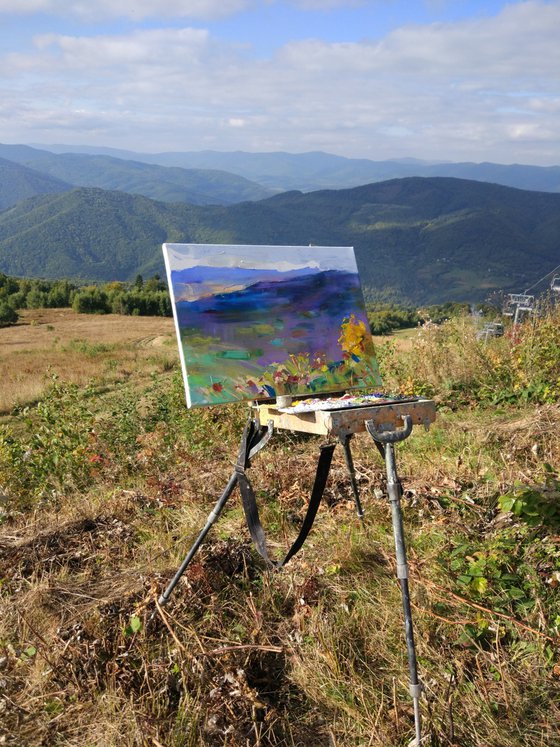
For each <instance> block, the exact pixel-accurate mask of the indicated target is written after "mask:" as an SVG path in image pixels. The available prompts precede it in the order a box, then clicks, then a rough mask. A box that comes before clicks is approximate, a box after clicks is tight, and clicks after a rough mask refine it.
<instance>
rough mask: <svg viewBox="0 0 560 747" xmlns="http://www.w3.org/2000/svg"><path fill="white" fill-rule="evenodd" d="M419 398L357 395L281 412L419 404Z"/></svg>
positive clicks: (304, 402) (295, 405) (312, 401)
mask: <svg viewBox="0 0 560 747" xmlns="http://www.w3.org/2000/svg"><path fill="white" fill-rule="evenodd" d="M419 399H420V398H419V397H407V396H401V395H399V394H394V395H393V394H382V393H381V392H375V393H374V394H356V395H349V394H347V395H344V396H343V397H325V398H310V399H305V400H302V401H301V402H298V401H295V402H292V404H291V405H289V406H287V407H279V408H278V410H279V412H285V413H289V414H290V415H297V414H299V413H302V412H317V410H347V409H350V408H358V407H373V406H378V405H395V404H401V403H403V402H418V400H419Z"/></svg>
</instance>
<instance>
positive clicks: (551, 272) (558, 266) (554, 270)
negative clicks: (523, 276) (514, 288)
mask: <svg viewBox="0 0 560 747" xmlns="http://www.w3.org/2000/svg"><path fill="white" fill-rule="evenodd" d="M558 269H560V265H557V266H556V267H555V268H554V269H553V270H551V271H550V272H547V273H546V275H543V276H542V278H541V279H540V280H537V282H536V283H533V285H531V286H530V287H529V288H527V290H526V291H525V292H524V294H525V295H527V293H528V292H529V291H530V290H532V289H533V288H535V287H536V286H537V285H539V283H542V281H543V280H545V279H546V278H547V277H548V276H549V275H552V274H553V273H554V272H556V270H558Z"/></svg>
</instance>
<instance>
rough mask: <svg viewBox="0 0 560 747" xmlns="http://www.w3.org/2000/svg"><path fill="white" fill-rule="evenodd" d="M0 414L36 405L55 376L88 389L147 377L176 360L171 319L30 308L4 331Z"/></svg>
mask: <svg viewBox="0 0 560 747" xmlns="http://www.w3.org/2000/svg"><path fill="white" fill-rule="evenodd" d="M0 351H1V356H0V378H1V380H2V389H1V390H0V414H7V413H9V412H11V411H12V410H13V409H14V407H21V406H23V405H26V404H28V403H32V402H36V401H37V400H38V399H39V398H40V397H41V395H42V394H43V393H44V391H45V389H46V387H47V386H48V385H49V383H50V380H51V378H52V376H53V375H58V376H59V377H61V378H63V379H64V380H65V381H68V382H72V383H75V384H78V385H80V386H82V385H84V384H86V383H87V382H89V381H91V380H92V379H97V380H104V381H107V382H114V381H115V380H119V379H123V378H128V377H130V376H131V375H133V374H134V375H141V376H145V375H146V374H149V373H150V372H151V371H154V370H158V368H160V369H161V367H163V368H165V367H167V366H170V365H173V364H174V363H176V362H177V361H178V355H177V352H176V345H175V332H174V328H173V322H172V320H171V319H166V318H163V317H134V316H119V315H116V314H108V315H91V314H76V313H75V312H74V311H72V310H71V309H28V310H25V311H22V312H21V318H20V321H19V322H18V323H17V324H16V325H14V326H13V327H4V328H2V329H0Z"/></svg>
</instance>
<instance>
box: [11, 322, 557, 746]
mask: <svg viewBox="0 0 560 747" xmlns="http://www.w3.org/2000/svg"><path fill="white" fill-rule="evenodd" d="M545 322H546V323H545ZM539 324H540V326H539V327H538V328H537V327H535V326H533V327H532V328H531V329H528V330H526V331H525V332H524V333H523V335H522V336H521V337H520V339H512V338H508V339H504V340H496V341H491V342H490V343H489V344H483V343H481V342H479V341H477V340H476V336H475V331H474V330H473V329H472V328H471V327H470V326H468V324H467V323H466V322H463V321H460V322H456V323H455V322H453V323H449V324H448V325H444V326H443V327H438V328H435V327H432V328H430V327H428V328H426V329H424V330H422V331H421V332H420V333H416V332H415V334H414V335H413V336H410V335H405V337H406V338H407V339H406V341H405V347H404V348H403V347H402V343H401V342H400V341H399V338H398V337H397V338H395V339H394V340H392V339H391V340H389V341H388V340H386V339H383V340H380V341H378V352H379V358H380V364H381V368H382V371H383V372H384V375H385V379H386V381H387V386H388V387H389V388H390V389H391V390H393V391H397V390H400V391H407V390H410V389H414V390H416V391H418V392H419V393H425V394H427V395H429V396H435V397H436V399H437V400H438V402H439V415H438V420H437V423H436V424H435V425H434V426H432V428H431V429H430V431H429V432H425V431H424V430H423V429H415V432H414V434H413V436H412V437H411V438H410V439H408V441H406V442H405V443H404V444H402V445H401V446H399V447H398V449H397V459H398V465H399V470H400V474H401V478H402V480H403V484H404V489H405V495H404V500H403V510H404V517H405V530H406V535H407V541H408V545H409V561H410V572H411V588H412V603H413V613H414V622H415V631H416V639H417V646H418V656H419V666H420V674H421V679H422V681H423V683H424V685H425V695H424V696H423V698H422V713H423V718H424V724H425V729H426V733H427V735H428V737H427V740H426V742H425V744H427V745H432V747H521V746H524V747H545V746H547V747H549V746H551V745H555V744H559V743H560V661H559V656H558V653H559V651H558V644H559V637H558V636H559V630H560V602H559V599H558V587H559V586H560V507H559V506H560V504H559V498H560V481H559V479H558V470H559V469H560V447H559V445H558V429H559V427H560V408H559V406H558V404H557V400H558V391H557V388H558V379H559V378H560V377H559V376H558V362H557V361H555V358H556V359H557V358H558V356H557V355H556V352H555V351H557V350H558V349H560V346H559V345H558V342H559V340H558V337H559V333H558V329H559V326H560V325H559V324H558V316H557V315H556V316H554V314H552V315H551V316H550V317H549V318H548V319H547V320H544V321H543V322H542V324H541V323H539ZM0 350H1V352H2V355H1V363H0V366H1V371H0V373H1V375H2V380H3V384H4V386H3V390H2V394H1V396H2V405H1V407H0V410H1V412H2V413H3V418H4V425H3V426H0V740H2V741H1V742H0V743H2V744H6V745H10V746H14V747H15V746H16V745H18V747H19V745H33V746H34V745H45V746H49V747H50V745H53V747H62V746H64V747H67V746H68V747H70V746H72V747H113V746H114V747H121V746H124V747H132V746H134V747H136V745H141V746H144V745H146V746H147V745H149V746H150V747H152V746H153V747H161V745H164V747H179V746H183V745H192V746H193V747H194V746H195V745H196V746H198V745H210V746H212V745H229V746H231V747H233V746H237V745H239V746H243V747H246V746H247V745H255V746H257V745H259V746H261V747H265V746H266V745H286V746H293V745H306V746H307V747H309V746H317V747H322V746H324V747H333V746H334V747H337V746H338V747H346V746H348V747H349V746H351V745H352V746H354V745H355V746H361V745H372V746H373V747H382V746H383V747H387V745H396V746H399V745H402V746H404V745H408V744H409V742H410V740H411V739H412V737H413V720H412V706H411V701H410V697H409V695H408V691H407V683H408V670H407V663H406V649H405V646H404V636H403V625H402V613H401V606H400V605H401V603H400V591H399V587H398V583H397V581H396V579H395V573H394V549H393V539H392V531H391V519H390V509H389V506H388V502H387V500H386V498H385V495H384V489H385V485H384V474H383V465H382V462H381V460H380V459H379V456H378V455H377V454H376V452H375V450H374V448H373V445H372V443H371V441H370V440H368V438H366V437H365V436H364V435H360V436H357V437H356V438H355V444H354V458H355V463H356V469H357V477H358V482H359V485H360V490H361V492H362V498H363V502H364V505H365V508H366V516H365V519H364V521H363V522H360V521H359V520H358V519H357V518H356V516H355V511H354V508H353V502H352V496H351V491H350V485H349V481H348V476H347V473H346V467H345V464H344V460H343V455H342V452H341V451H340V452H338V451H337V452H335V458H334V463H333V471H332V474H331V477H330V479H329V483H328V485H327V490H326V496H325V500H324V502H323V504H322V506H321V508H320V510H319V513H318V517H317V521H316V525H315V527H314V529H313V531H312V533H311V535H310V537H309V539H308V542H307V543H306V545H305V546H304V548H303V549H302V551H301V552H300V553H299V554H298V555H297V556H296V557H295V558H294V559H293V560H292V561H291V562H290V563H289V564H288V566H287V567H286V569H284V570H283V571H281V572H278V573H272V572H270V571H267V570H266V569H265V568H264V565H263V563H262V561H261V560H260V559H259V556H258V555H257V554H256V552H255V551H254V550H253V548H252V546H251V544H250V541H249V538H248V533H247V530H246V528H245V526H244V520H243V514H242V511H241V508H240V501H239V497H238V495H237V494H234V496H233V497H232V499H231V501H230V503H229V504H228V506H227V507H226V510H225V512H224V514H223V516H222V517H221V518H220V520H219V522H218V523H217V524H216V526H215V528H214V529H213V530H212V532H211V533H210V535H209V536H208V538H207V540H206V542H205V543H204V545H203V547H202V549H201V551H200V552H199V554H198V555H197V557H196V558H195V561H194V562H193V564H192V565H191V567H190V568H189V570H188V572H187V574H186V575H185V577H184V579H183V580H182V581H181V583H180V584H179V586H178V588H177V590H176V592H175V594H174V596H173V597H172V599H171V601H170V603H169V605H168V606H166V607H165V608H164V609H158V608H157V605H156V600H157V598H158V596H159V594H160V593H161V591H162V590H163V588H164V587H165V585H166V583H167V582H168V580H169V579H170V578H171V576H172V575H173V573H174V571H175V570H176V568H177V566H178V565H179V563H180V562H181V560H182V557H183V556H184V554H185V553H186V551H187V549H188V548H189V546H190V543H191V542H192V540H193V539H194V537H195V536H196V534H197V531H198V529H199V528H200V527H201V526H202V525H203V524H204V522H205V520H206V517H207V515H208V513H209V511H210V510H211V507H212V506H213V504H214V502H215V500H216V498H217V496H218V495H219V493H220V492H221V490H222V488H223V487H224V485H225V483H226V482H227V480H228V478H229V475H230V474H231V469H232V463H233V461H234V460H235V456H236V452H237V448H238V441H239V437H240V433H241V431H242V428H243V424H244V421H245V419H246V416H247V408H246V407H245V406H232V407H226V408H221V409H215V408H208V409H203V410H198V411H187V410H186V408H185V407H184V394H183V389H182V382H181V377H180V373H179V371H178V366H177V353H176V343H175V339H174V331H173V328H172V322H171V321H170V320H168V319H161V318H160V319H146V318H139V317H114V316H107V317H96V316H93V317H92V316H83V315H76V314H74V313H73V312H71V311H66V310H61V311H58V310H50V311H33V312H31V311H30V312H26V314H25V315H24V316H23V320H22V322H20V323H19V324H18V325H17V326H16V327H13V328H8V329H1V330H0ZM545 350H546V351H548V352H547V353H546V354H545V353H544V352H543V351H545ZM555 366H556V367H555ZM555 387H556V388H555ZM14 406H17V407H16V409H13V408H14ZM318 447H319V439H316V438H314V437H303V436H295V435H293V434H289V433H278V434H276V435H275V437H274V439H273V441H272V442H271V444H270V446H269V447H267V449H266V450H265V451H264V452H263V453H262V454H261V455H259V457H258V458H257V459H256V460H255V463H254V465H253V466H252V468H251V478H252V481H253V484H254V487H255V490H256V493H257V497H258V500H259V504H260V506H261V507H262V508H261V511H262V518H263V523H264V524H265V526H266V527H267V528H268V529H269V531H270V537H271V540H270V546H271V548H272V551H273V553H276V554H280V553H281V549H282V548H283V547H286V546H287V545H288V544H289V541H290V539H291V538H293V537H294V536H295V534H296V533H297V527H298V522H299V520H300V519H301V517H302V514H303V511H304V508H305V505H306V496H307V495H308V493H309V489H310V487H311V483H312V479H313V474H312V473H313V463H314V460H315V459H316V456H317V453H318ZM154 610H156V616H155V618H154V620H153V621H152V623H149V618H150V615H151V614H152V612H153V611H154Z"/></svg>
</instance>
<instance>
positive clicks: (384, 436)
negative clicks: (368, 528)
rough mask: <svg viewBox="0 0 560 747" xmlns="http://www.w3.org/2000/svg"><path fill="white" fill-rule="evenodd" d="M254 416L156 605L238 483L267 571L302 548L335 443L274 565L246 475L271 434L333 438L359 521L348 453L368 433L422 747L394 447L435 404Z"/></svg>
mask: <svg viewBox="0 0 560 747" xmlns="http://www.w3.org/2000/svg"><path fill="white" fill-rule="evenodd" d="M253 413H254V414H253V415H252V416H251V417H250V419H249V421H248V423H247V425H246V427H245V430H244V433H243V438H242V440H241V445H240V450H239V456H238V459H237V463H236V466H235V469H234V471H233V473H232V475H231V477H230V479H229V482H228V484H227V485H226V487H225V489H224V491H223V493H222V495H221V496H220V498H219V499H218V502H217V503H216V505H215V506H214V508H213V510H212V511H211V513H210V514H209V516H208V519H207V521H206V524H205V526H204V528H203V529H202V531H201V532H200V534H199V535H198V537H197V539H196V540H195V542H194V544H193V545H192V547H191V549H190V550H189V552H188V554H187V556H186V558H185V559H184V561H183V562H182V564H181V566H180V568H179V570H178V571H177V573H176V574H175V576H174V577H173V579H172V580H171V581H170V583H169V585H168V586H167V588H166V589H165V591H164V592H163V594H162V595H161V596H160V598H159V605H160V606H163V605H165V604H166V603H167V602H168V600H169V597H170V596H171V594H172V592H173V589H174V588H175V586H176V585H177V583H178V582H179V579H180V578H181V576H182V575H183V573H184V572H185V570H186V569H187V567H188V565H189V563H190V562H191V560H192V559H193V557H194V555H195V553H196V552H197V550H198V548H199V547H200V545H201V544H202V542H203V540H204V538H205V537H206V535H207V534H208V531H209V530H210V528H211V527H212V525H213V524H214V522H215V521H216V520H217V518H218V517H219V515H220V513H221V511H222V509H223V508H224V506H225V504H226V502H227V500H228V498H229V497H230V495H231V493H232V492H233V490H234V488H235V486H236V485H237V484H239V487H240V491H241V495H242V499H243V509H244V512H245V517H246V519H247V525H248V527H249V531H250V534H251V538H252V539H253V542H254V544H255V547H256V548H257V550H258V551H259V553H260V554H261V556H262V557H263V558H264V559H265V561H266V562H267V564H268V565H269V566H271V567H273V568H281V567H282V566H283V565H285V564H286V563H287V562H288V560H289V559H290V558H291V557H292V556H293V555H294V554H295V553H296V552H297V551H298V550H299V549H300V547H301V546H302V545H303V543H304V541H305V538H306V537H307V534H308V533H309V530H310V529H311V526H312V525H313V520H314V518H315V514H316V512H317V509H318V507H319V503H320V500H321V496H322V494H323V491H324V488H325V484H326V481H327V477H328V472H329V468H330V464H331V459H332V453H333V451H334V448H335V446H336V441H335V442H334V443H330V444H327V445H325V446H322V447H321V455H320V457H319V462H318V465H317V472H316V476H315V483H314V486H313V490H312V493H311V498H310V501H309V506H308V509H307V514H306V516H305V518H304V520H303V523H302V526H301V529H300V533H299V535H298V537H297V538H296V540H295V542H294V543H293V545H292V546H291V548H290V549H289V551H288V553H287V555H286V556H285V558H284V559H283V560H282V561H281V562H275V561H272V560H271V559H270V557H269V555H268V551H267V548H266V542H265V535H264V531H263V528H262V525H261V523H260V519H259V515H258V508H257V504H256V500H255V495H254V492H253V490H252V488H251V485H250V482H249V480H248V477H247V475H246V470H247V469H248V467H249V466H250V464H251V460H252V459H253V458H254V457H255V456H256V455H257V454H258V452H259V451H260V450H261V449H262V448H263V447H264V446H265V445H266V444H267V443H268V441H269V440H270V438H271V437H272V434H273V432H274V429H285V430H290V431H294V432H301V433H311V434H316V435H321V436H326V437H327V438H328V439H329V440H331V441H332V440H333V439H336V440H337V441H338V442H339V443H341V444H342V446H343V449H344V456H345V460H346V465H347V468H348V472H349V475H350V481H351V485H352V493H353V496H354V501H355V504H356V512H357V515H358V517H359V518H360V519H361V518H362V517H363V515H364V513H363V509H362V504H361V501H360V496H359V491H358V485H357V482H356V476H355V471H354V464H353V460H352V453H351V450H350V441H351V438H352V436H353V435H354V434H355V433H360V432H364V431H366V432H367V433H369V435H370V436H371V438H372V439H373V442H374V444H375V446H376V448H377V449H378V451H379V453H380V454H381V456H382V457H383V459H384V461H385V470H386V475H387V494H388V498H389V502H390V504H391V516H392V524H393V535H394V541H395V555H396V564H397V578H398V579H399V583H400V587H401V595H402V604H403V614H404V627H405V638H406V646H407V655H408V667H409V674H410V684H409V691H410V695H411V697H412V700H413V704H414V726H415V735H416V738H415V741H414V742H413V743H411V744H415V745H416V747H420V744H421V742H422V733H421V732H422V729H421V715H420V696H421V693H422V685H421V683H420V680H419V678H418V666H417V659H416V648H415V643H414V632H413V625H412V612H411V606H410V593H409V586H408V564H407V558H406V545H405V540H404V530H403V519H402V512H401V504H400V501H401V497H402V494H403V491H402V485H401V482H400V480H399V477H398V474H397V467H396V461H395V451H394V445H395V444H396V443H398V442H400V441H404V440H405V439H406V438H408V436H409V435H410V434H411V432H412V428H413V426H414V425H424V426H425V427H426V428H428V427H429V426H430V424H431V423H433V422H434V420H435V404H434V402H432V401H431V400H425V399H416V400H415V401H409V402H406V401H404V402H398V401H396V402H395V403H392V404H379V405H372V406H366V407H353V408H348V409H333V410H316V411H311V412H302V413H298V414H291V413H289V412H282V408H279V406H278V403H274V404H254V405H253ZM261 422H266V426H264V427H263V426H261Z"/></svg>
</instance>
